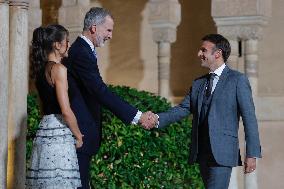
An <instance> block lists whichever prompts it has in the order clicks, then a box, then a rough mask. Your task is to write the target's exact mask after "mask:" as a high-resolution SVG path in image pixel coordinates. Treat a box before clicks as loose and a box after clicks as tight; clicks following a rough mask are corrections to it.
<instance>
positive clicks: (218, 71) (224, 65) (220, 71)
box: [210, 63, 226, 77]
mask: <svg viewBox="0 0 284 189" xmlns="http://www.w3.org/2000/svg"><path fill="white" fill-rule="evenodd" d="M225 67H226V64H225V63H224V64H222V65H221V66H220V67H219V68H217V69H216V70H215V71H214V72H210V73H215V74H216V75H217V76H218V77H220V76H221V74H222V72H223V70H224V68H225Z"/></svg>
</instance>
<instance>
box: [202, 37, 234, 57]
mask: <svg viewBox="0 0 284 189" xmlns="http://www.w3.org/2000/svg"><path fill="white" fill-rule="evenodd" d="M202 41H209V42H211V43H213V44H215V49H213V52H215V51H216V50H221V51H222V57H223V60H224V62H227V60H228V58H229V56H230V54H231V45H230V43H229V41H228V40H227V39H226V38H225V37H223V36H222V35H220V34H208V35H206V36H204V37H203V38H202Z"/></svg>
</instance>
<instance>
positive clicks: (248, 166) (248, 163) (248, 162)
mask: <svg viewBox="0 0 284 189" xmlns="http://www.w3.org/2000/svg"><path fill="white" fill-rule="evenodd" d="M244 166H245V167H244V172H245V174H247V173H252V172H253V171H254V170H255V169H256V158H251V157H247V158H246V159H245V165H244Z"/></svg>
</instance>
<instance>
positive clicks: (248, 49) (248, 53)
mask: <svg viewBox="0 0 284 189" xmlns="http://www.w3.org/2000/svg"><path fill="white" fill-rule="evenodd" d="M244 48H245V52H244V53H245V74H246V76H247V77H248V79H249V82H250V85H251V90H252V95H253V98H254V100H255V99H256V97H257V89H258V69H257V67H258V64H257V63H258V55H257V52H258V39H253V38H250V39H246V40H245V46H244ZM255 105H256V106H257V104H255ZM257 172H258V167H256V170H255V171H254V172H253V173H250V174H246V175H245V176H244V181H245V183H244V185H245V189H257V188H258V185H257Z"/></svg>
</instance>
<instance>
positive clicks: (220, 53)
mask: <svg viewBox="0 0 284 189" xmlns="http://www.w3.org/2000/svg"><path fill="white" fill-rule="evenodd" d="M220 57H222V50H217V51H216V53H215V58H216V59H218V58H220Z"/></svg>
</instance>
